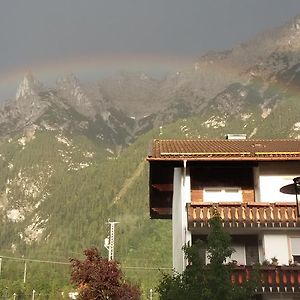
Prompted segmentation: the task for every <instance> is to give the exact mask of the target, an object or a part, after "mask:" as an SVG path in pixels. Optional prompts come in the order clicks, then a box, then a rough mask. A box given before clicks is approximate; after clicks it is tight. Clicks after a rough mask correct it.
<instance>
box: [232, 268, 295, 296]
mask: <svg viewBox="0 0 300 300" xmlns="http://www.w3.org/2000/svg"><path fill="white" fill-rule="evenodd" d="M251 272H253V267H251V266H242V267H236V268H234V269H233V271H232V273H231V282H232V283H234V284H243V283H244V282H245V281H247V280H249V278H250V274H251ZM255 272H258V280H259V284H258V287H257V293H300V266H260V267H259V268H258V269H257V271H255Z"/></svg>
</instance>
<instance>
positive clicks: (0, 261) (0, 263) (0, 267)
mask: <svg viewBox="0 0 300 300" xmlns="http://www.w3.org/2000/svg"><path fill="white" fill-rule="evenodd" d="M1 272H2V257H0V278H1Z"/></svg>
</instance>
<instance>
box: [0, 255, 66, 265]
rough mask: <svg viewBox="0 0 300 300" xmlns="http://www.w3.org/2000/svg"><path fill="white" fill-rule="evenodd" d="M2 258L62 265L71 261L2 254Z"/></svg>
mask: <svg viewBox="0 0 300 300" xmlns="http://www.w3.org/2000/svg"><path fill="white" fill-rule="evenodd" d="M0 257H1V258H6V259H12V260H20V261H23V262H24V261H28V262H29V261H31V262H38V263H48V264H60V265H70V263H67V262H62V261H52V260H41V259H31V258H23V257H14V256H4V255H0Z"/></svg>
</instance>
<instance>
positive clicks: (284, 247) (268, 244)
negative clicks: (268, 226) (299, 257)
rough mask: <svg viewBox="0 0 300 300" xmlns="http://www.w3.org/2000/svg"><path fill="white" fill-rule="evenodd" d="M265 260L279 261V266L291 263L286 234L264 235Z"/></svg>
mask: <svg viewBox="0 0 300 300" xmlns="http://www.w3.org/2000/svg"><path fill="white" fill-rule="evenodd" d="M262 241H263V252H264V258H263V259H267V260H269V261H271V258H272V257H276V258H277V259H278V264H279V265H283V264H285V265H288V263H289V259H290V257H289V244H288V237H287V235H285V234H264V235H263V237H262Z"/></svg>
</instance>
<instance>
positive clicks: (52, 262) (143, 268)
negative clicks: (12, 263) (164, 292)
mask: <svg viewBox="0 0 300 300" xmlns="http://www.w3.org/2000/svg"><path fill="white" fill-rule="evenodd" d="M0 258H5V259H11V260H17V261H22V262H37V263H48V264H60V265H70V263H69V262H62V261H53V260H41V259H31V258H24V257H15V256H5V255H0ZM2 263H3V261H2ZM122 269H132V270H172V268H170V267H139V266H122Z"/></svg>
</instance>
